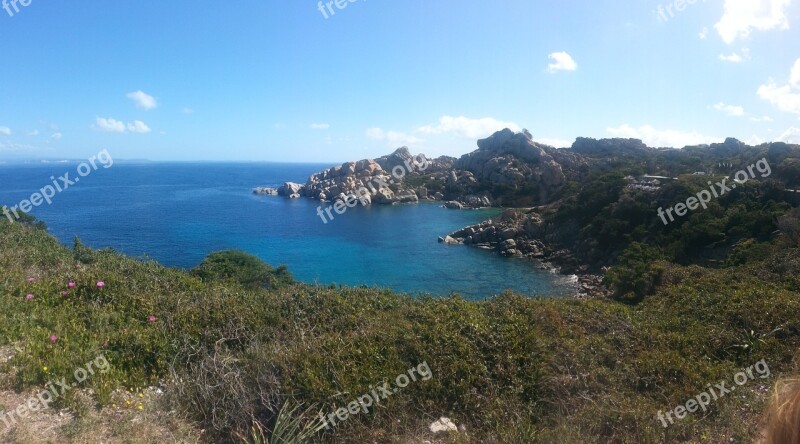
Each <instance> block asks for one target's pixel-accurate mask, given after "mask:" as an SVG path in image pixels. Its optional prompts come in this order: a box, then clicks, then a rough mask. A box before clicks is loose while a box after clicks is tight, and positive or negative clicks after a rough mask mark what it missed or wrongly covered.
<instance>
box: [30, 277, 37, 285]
mask: <svg viewBox="0 0 800 444" xmlns="http://www.w3.org/2000/svg"><path fill="white" fill-rule="evenodd" d="M35 280H36V278H28V283H31V284H32V283H33V282H34V281H35Z"/></svg>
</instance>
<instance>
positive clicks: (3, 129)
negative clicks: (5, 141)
mask: <svg viewBox="0 0 800 444" xmlns="http://www.w3.org/2000/svg"><path fill="white" fill-rule="evenodd" d="M0 134H2V135H4V136H10V135H11V128H9V127H7V126H0Z"/></svg>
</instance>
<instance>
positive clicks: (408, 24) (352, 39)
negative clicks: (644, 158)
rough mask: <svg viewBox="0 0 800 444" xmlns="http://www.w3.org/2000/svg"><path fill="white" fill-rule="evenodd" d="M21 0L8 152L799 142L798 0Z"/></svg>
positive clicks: (257, 153)
mask: <svg viewBox="0 0 800 444" xmlns="http://www.w3.org/2000/svg"><path fill="white" fill-rule="evenodd" d="M25 1H26V2H27V1H30V4H29V5H28V6H24V5H22V4H21V3H19V2H16V3H15V2H12V1H11V0H5V2H6V4H8V7H9V11H10V12H11V13H12V14H13V15H10V14H9V13H8V12H7V11H6V10H4V9H0V41H1V42H3V43H2V49H1V50H0V51H1V52H0V54H1V55H0V58H1V59H2V60H3V66H4V67H5V69H4V73H5V75H4V76H3V80H2V82H0V159H3V158H6V159H8V158H43V157H45V158H87V157H89V156H91V155H92V154H94V153H97V152H98V151H100V150H102V149H108V150H109V152H111V153H112V154H113V156H114V157H115V158H119V159H122V158H146V159H151V160H231V161H238V160H254V161H261V160H270V161H296V162H329V161H330V162H342V161H346V160H351V159H360V158H366V157H376V156H379V155H382V154H385V153H387V152H391V151H392V150H393V149H394V148H396V147H399V146H402V145H407V146H409V147H410V148H411V149H412V151H414V152H424V153H426V154H430V155H441V154H448V155H454V156H457V155H460V154H464V153H467V152H469V151H472V150H474V149H475V147H476V145H475V142H476V139H477V138H480V137H485V136H487V135H489V134H491V133H492V132H493V131H495V130H497V129H501V128H503V127H506V126H508V127H511V128H513V129H519V128H523V127H524V128H528V129H529V130H530V131H531V133H532V134H533V135H534V138H535V139H536V140H540V141H543V142H546V143H550V144H552V145H556V146H568V145H570V144H571V143H572V141H573V140H574V138H575V137H578V136H588V137H597V138H600V137H614V136H620V137H639V138H642V139H644V140H645V142H646V143H648V144H650V145H654V146H666V145H675V146H683V145H685V144H690V143H705V142H713V141H721V140H722V139H724V138H725V137H727V136H733V137H737V138H739V139H742V140H745V141H748V142H760V141H771V140H786V141H790V142H794V143H800V32H799V31H798V26H800V0H794V1H792V0H705V1H704V0H697V1H696V2H693V4H688V0H687V2H684V1H683V0H672V1H667V0H645V1H636V2H630V1H629V2H623V1H619V0H608V1H603V2H596V1H575V2H553V1H540V0H533V1H532V0H499V1H491V2H490V1H472V0H469V1H464V0H460V1H455V0H437V1H435V2H434V1H422V0H406V1H402V2H401V1H397V0H357V1H354V2H350V3H348V2H343V1H340V4H343V5H346V6H345V8H344V9H338V8H337V6H336V4H335V3H331V6H330V9H328V8H327V7H326V6H325V5H324V4H323V5H321V6H322V9H323V10H324V11H325V13H324V14H323V12H322V11H320V10H319V9H318V7H319V6H320V3H319V2H318V1H316V0H291V1H290V0H270V1H263V0H259V1H255V0H240V1H237V2H235V3H234V2H209V1H202V0H200V1H198V0H195V1H191V2H190V1H188V0H170V1H168V2H167V1H154V0H145V1H138V2H121V1H116V2H109V1H100V0H83V1H81V2H46V1H43V0H25ZM326 3H327V2H326ZM15 5H16V8H15ZM659 7H660V9H659ZM331 10H333V12H334V13H335V15H331V14H330V11H331ZM659 11H661V13H659ZM326 15H327V18H326V17H325V16H326Z"/></svg>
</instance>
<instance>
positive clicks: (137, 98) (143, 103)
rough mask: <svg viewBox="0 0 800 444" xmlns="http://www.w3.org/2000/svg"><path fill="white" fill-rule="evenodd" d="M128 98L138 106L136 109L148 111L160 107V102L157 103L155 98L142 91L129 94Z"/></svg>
mask: <svg viewBox="0 0 800 444" xmlns="http://www.w3.org/2000/svg"><path fill="white" fill-rule="evenodd" d="M128 98H129V99H131V100H133V103H135V104H136V107H138V108H141V109H143V110H146V111H148V110H151V109H153V108H156V107H157V106H158V102H157V101H156V99H155V97H153V96H151V95H150V94H147V93H145V92H144V91H141V90H139V91H134V92H132V93H128Z"/></svg>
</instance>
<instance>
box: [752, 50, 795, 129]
mask: <svg viewBox="0 0 800 444" xmlns="http://www.w3.org/2000/svg"><path fill="white" fill-rule="evenodd" d="M758 96H759V97H761V98H762V99H764V100H766V101H767V102H769V103H771V104H773V105H774V106H776V107H778V109H779V110H781V111H784V112H787V113H792V114H797V115H799V116H800V59H797V61H795V63H794V66H792V71H791V73H790V75H789V83H788V84H786V85H783V86H779V85H778V84H777V83H775V81H773V80H770V81H769V83H767V84H766V85H761V86H760V87H759V88H758Z"/></svg>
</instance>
